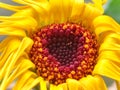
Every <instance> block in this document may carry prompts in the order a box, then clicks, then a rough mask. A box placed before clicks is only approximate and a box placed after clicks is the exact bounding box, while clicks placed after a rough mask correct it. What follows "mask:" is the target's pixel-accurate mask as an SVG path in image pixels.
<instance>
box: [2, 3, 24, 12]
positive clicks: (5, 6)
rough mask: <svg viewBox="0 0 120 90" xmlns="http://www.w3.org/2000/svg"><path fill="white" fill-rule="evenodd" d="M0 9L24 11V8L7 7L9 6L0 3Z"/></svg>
mask: <svg viewBox="0 0 120 90" xmlns="http://www.w3.org/2000/svg"><path fill="white" fill-rule="evenodd" d="M0 8H4V9H8V10H11V11H19V10H21V9H25V8H26V6H13V5H9V4H5V3H2V2H0Z"/></svg>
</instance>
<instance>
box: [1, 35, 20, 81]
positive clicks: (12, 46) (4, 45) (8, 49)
mask: <svg viewBox="0 0 120 90" xmlns="http://www.w3.org/2000/svg"><path fill="white" fill-rule="evenodd" d="M8 42H9V43H8ZM19 45H20V40H19V39H18V38H17V37H7V38H6V39H5V40H3V41H2V42H1V43H0V48H1V49H3V50H4V51H3V52H2V53H1V55H0V70H1V69H2V68H3V66H4V64H5V62H8V63H10V62H11V61H7V58H8V57H9V56H10V54H11V53H12V52H13V51H15V50H16V49H17V48H18V46H19ZM4 74H5V73H4ZM1 75H2V74H0V79H1V78H2V76H1Z"/></svg>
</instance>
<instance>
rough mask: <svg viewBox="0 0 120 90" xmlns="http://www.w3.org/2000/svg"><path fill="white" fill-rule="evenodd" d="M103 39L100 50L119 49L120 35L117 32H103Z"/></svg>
mask: <svg viewBox="0 0 120 90" xmlns="http://www.w3.org/2000/svg"><path fill="white" fill-rule="evenodd" d="M101 39H103V40H102V41H101V45H100V48H99V52H102V51H105V50H106V51H107V50H113V51H119V49H120V45H119V44H120V43H119V42H120V35H119V34H117V33H113V32H111V33H107V32H106V33H103V35H101Z"/></svg>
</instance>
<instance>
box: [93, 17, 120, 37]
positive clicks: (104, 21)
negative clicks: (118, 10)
mask: <svg viewBox="0 0 120 90" xmlns="http://www.w3.org/2000/svg"><path fill="white" fill-rule="evenodd" d="M93 25H94V27H95V33H96V35H97V37H99V36H100V34H102V33H103V32H108V31H109V32H110V31H112V32H120V25H119V24H117V23H116V22H115V21H114V20H113V19H112V18H111V17H109V16H104V15H103V16H99V17H97V18H96V19H95V20H94V21H93Z"/></svg>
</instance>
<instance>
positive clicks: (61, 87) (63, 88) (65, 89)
mask: <svg viewBox="0 0 120 90" xmlns="http://www.w3.org/2000/svg"><path fill="white" fill-rule="evenodd" d="M57 89H58V90H68V86H67V83H62V84H59V85H58V86H57Z"/></svg>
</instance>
